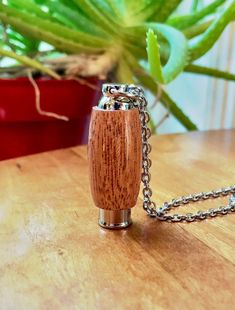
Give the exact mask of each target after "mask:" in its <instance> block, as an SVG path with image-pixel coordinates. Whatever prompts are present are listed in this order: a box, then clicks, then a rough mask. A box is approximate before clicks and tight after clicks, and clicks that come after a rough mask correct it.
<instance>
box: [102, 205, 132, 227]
mask: <svg viewBox="0 0 235 310" xmlns="http://www.w3.org/2000/svg"><path fill="white" fill-rule="evenodd" d="M131 224H132V220H131V209H126V210H105V209H99V225H100V226H101V227H104V228H108V229H121V228H126V227H128V226H129V225H131Z"/></svg>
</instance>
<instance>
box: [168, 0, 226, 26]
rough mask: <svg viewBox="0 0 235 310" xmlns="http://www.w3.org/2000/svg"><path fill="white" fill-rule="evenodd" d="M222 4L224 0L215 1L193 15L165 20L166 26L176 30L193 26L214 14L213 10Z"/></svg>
mask: <svg viewBox="0 0 235 310" xmlns="http://www.w3.org/2000/svg"><path fill="white" fill-rule="evenodd" d="M224 2H225V0H216V1H214V2H212V3H211V4H209V5H208V6H206V7H204V8H203V9H202V10H200V11H198V12H195V13H194V14H190V15H184V16H176V17H172V18H169V19H168V20H167V24H168V25H170V26H173V27H176V28H178V29H185V28H187V27H190V26H193V25H194V24H196V23H197V22H198V21H200V20H201V19H203V18H204V17H205V16H208V15H210V14H212V13H214V12H215V10H216V9H217V8H218V7H219V6H221V5H222V4H223V3H224Z"/></svg>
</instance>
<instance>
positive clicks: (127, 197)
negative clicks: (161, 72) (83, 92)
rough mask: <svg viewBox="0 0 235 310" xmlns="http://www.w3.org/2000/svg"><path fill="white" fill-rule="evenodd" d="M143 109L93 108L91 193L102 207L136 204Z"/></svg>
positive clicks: (115, 208)
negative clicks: (111, 109) (140, 113)
mask: <svg viewBox="0 0 235 310" xmlns="http://www.w3.org/2000/svg"><path fill="white" fill-rule="evenodd" d="M141 137H142V136H141V124H140V118H139V112H138V110H137V109H131V110H125V111H124V110H116V111H110V110H102V109H99V108H97V107H94V108H93V111H92V116H91V123H90V131H89V141H88V159H89V169H90V185H91V193H92V196H93V199H94V202H95V205H96V206H97V207H98V208H101V209H106V210H124V209H130V208H132V207H134V206H135V204H136V201H137V197H138V194H139V188H140V182H141V169H142V168H141V167H142V138H141Z"/></svg>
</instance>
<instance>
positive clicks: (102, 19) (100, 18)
mask: <svg viewBox="0 0 235 310" xmlns="http://www.w3.org/2000/svg"><path fill="white" fill-rule="evenodd" d="M73 1H74V3H76V5H77V7H78V8H79V9H80V10H81V11H82V12H84V14H85V15H86V16H87V17H90V18H91V17H92V20H93V21H94V22H95V23H96V24H97V25H98V26H100V27H101V28H102V29H105V30H106V31H108V32H110V33H116V34H117V33H118V29H117V28H116V27H115V24H116V23H115V21H113V22H110V21H109V20H107V18H106V16H105V15H104V14H103V13H102V11H100V10H99V8H98V7H97V5H95V4H94V3H92V2H91V1H89V0H83V1H80V0H73Z"/></svg>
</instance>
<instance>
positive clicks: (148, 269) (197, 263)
mask: <svg viewBox="0 0 235 310" xmlns="http://www.w3.org/2000/svg"><path fill="white" fill-rule="evenodd" d="M234 142H235V131H215V132H204V133H203V132H201V133H200V132H195V133H189V134H185V135H168V136H159V137H153V138H152V144H153V152H152V155H151V156H152V159H153V167H152V187H153V189H154V196H155V198H156V200H157V201H158V202H159V203H162V202H163V201H165V200H169V199H171V198H172V197H175V196H178V195H182V194H184V193H191V192H197V191H202V190H204V191H205V190H210V189H212V188H217V187H220V186H226V185H232V184H234V183H235V182H234V180H235V143H234ZM87 172H88V167H87V158H86V147H75V148H69V149H64V150H58V151H53V152H48V153H42V154H37V155H33V156H27V157H22V158H17V159H12V160H8V161H2V162H1V163H0V188H1V191H0V309H2V310H5V309H11V310H12V309H17V310H18V309H19V310H21V309H24V310H25V309H30V310H31V309H232V308H234V289H235V268H234V264H235V214H230V215H227V216H224V217H219V218H215V219H213V220H206V221H202V222H196V223H192V224H184V223H182V224H170V223H165V222H164V223H163V222H157V221H155V220H153V219H151V218H148V217H147V216H146V215H145V213H144V211H143V210H142V208H141V196H140V199H139V202H138V207H137V208H135V209H134V210H133V221H134V224H133V225H132V226H131V227H130V228H129V229H127V230H120V231H109V230H104V229H102V228H100V227H98V226H97V213H98V212H97V209H96V208H95V207H94V205H93V202H92V199H91V196H90V192H89V182H88V175H87ZM225 201H226V200H225V199H224V202H225ZM218 203H219V202H218V201H213V202H212V203H209V202H206V203H204V204H203V205H197V206H188V207H184V208H180V210H177V212H178V211H181V212H184V211H186V208H190V210H196V209H198V208H200V209H205V208H208V207H211V206H217V205H218ZM183 209H184V210H183ZM175 211H176V210H175ZM186 212H189V210H187V211H186Z"/></svg>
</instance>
